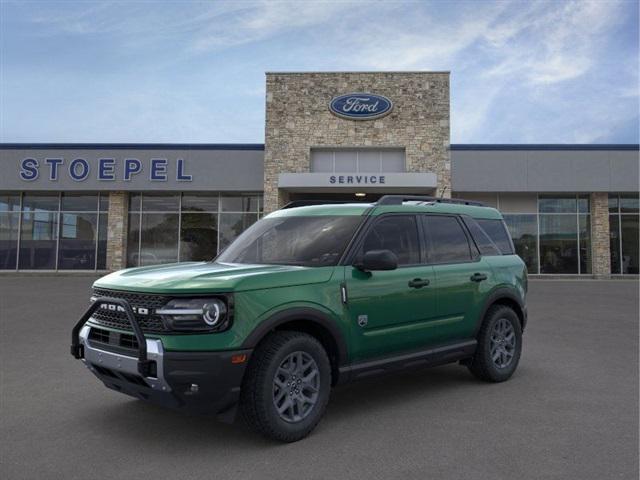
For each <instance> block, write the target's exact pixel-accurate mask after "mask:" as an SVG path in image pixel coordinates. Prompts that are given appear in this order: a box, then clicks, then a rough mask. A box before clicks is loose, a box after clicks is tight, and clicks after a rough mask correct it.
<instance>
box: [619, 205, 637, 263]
mask: <svg viewBox="0 0 640 480" xmlns="http://www.w3.org/2000/svg"><path fill="white" fill-rule="evenodd" d="M620 231H621V243H622V262H621V263H622V273H623V274H636V275H637V274H638V273H639V271H638V256H639V255H638V245H639V244H638V215H620Z"/></svg>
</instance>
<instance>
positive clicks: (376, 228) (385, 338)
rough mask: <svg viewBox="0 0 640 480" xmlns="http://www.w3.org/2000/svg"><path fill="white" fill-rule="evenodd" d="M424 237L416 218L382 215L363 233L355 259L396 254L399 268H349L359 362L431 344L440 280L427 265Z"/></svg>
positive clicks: (347, 280)
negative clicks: (383, 252) (377, 253)
mask: <svg viewBox="0 0 640 480" xmlns="http://www.w3.org/2000/svg"><path fill="white" fill-rule="evenodd" d="M419 232H420V229H419V225H418V219H417V217H416V216H415V215H405V214H400V215H398V214H389V215H383V216H380V217H378V218H376V219H374V220H373V223H372V225H371V226H370V227H369V228H368V229H367V231H366V232H364V233H363V238H362V239H361V240H360V244H359V246H358V249H357V251H356V254H355V257H354V258H355V260H356V261H357V259H358V258H359V257H360V256H361V255H363V254H364V253H365V252H367V251H369V250H379V249H386V250H391V251H392V252H393V253H395V254H396V256H397V257H398V268H397V269H396V270H390V271H374V272H362V271H360V270H359V269H357V268H355V267H353V266H351V265H349V266H346V267H345V283H346V289H347V296H348V300H347V312H348V315H349V322H350V329H351V332H352V334H351V339H352V345H353V356H354V360H356V361H358V360H364V359H367V358H373V357H379V356H385V355H390V354H394V353H398V352H401V351H405V350H409V349H417V348H420V347H422V346H424V345H425V344H426V343H428V341H429V330H430V329H429V328H427V327H428V322H429V321H430V320H431V319H432V318H433V317H434V316H435V315H436V309H437V307H436V285H435V283H436V281H435V275H434V271H433V267H431V266H428V265H425V258H424V252H423V249H422V248H421V242H420V234H419ZM352 263H355V262H352Z"/></svg>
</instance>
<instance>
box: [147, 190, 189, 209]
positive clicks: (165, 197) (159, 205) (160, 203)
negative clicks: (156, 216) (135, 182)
mask: <svg viewBox="0 0 640 480" xmlns="http://www.w3.org/2000/svg"><path fill="white" fill-rule="evenodd" d="M179 209H180V195H179V194H162V193H160V194H158V193H145V194H144V195H143V197H142V211H143V212H177V211H178V210H179Z"/></svg>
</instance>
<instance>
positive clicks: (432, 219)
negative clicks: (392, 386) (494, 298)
mask: <svg viewBox="0 0 640 480" xmlns="http://www.w3.org/2000/svg"><path fill="white" fill-rule="evenodd" d="M421 220H422V226H423V229H424V233H425V241H426V249H427V259H428V262H429V264H431V265H432V266H433V268H434V273H435V276H436V281H437V285H438V300H437V304H438V308H437V316H438V322H439V328H438V331H437V332H435V333H434V340H437V341H438V342H440V343H446V342H449V341H455V340H462V339H465V338H470V337H472V336H473V334H474V331H475V327H476V321H477V316H478V312H479V306H480V303H481V301H482V298H483V297H484V294H485V293H486V291H487V289H488V288H489V287H488V285H490V284H491V275H492V272H491V268H490V267H489V265H488V264H487V263H486V262H485V261H483V260H482V258H481V256H480V254H479V252H478V250H477V248H476V245H475V243H474V242H473V240H472V239H471V237H470V235H469V233H468V231H467V229H466V227H465V226H464V224H463V222H462V221H461V219H460V218H458V216H456V215H423V216H421Z"/></svg>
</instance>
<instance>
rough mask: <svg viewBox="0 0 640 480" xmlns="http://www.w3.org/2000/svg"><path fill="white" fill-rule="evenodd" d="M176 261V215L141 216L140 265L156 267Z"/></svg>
mask: <svg viewBox="0 0 640 480" xmlns="http://www.w3.org/2000/svg"><path fill="white" fill-rule="evenodd" d="M145 199H146V197H145ZM143 205H144V200H143ZM177 261H178V214H177V213H146V214H143V215H142V231H141V235H140V265H157V264H159V263H172V262H177Z"/></svg>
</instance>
